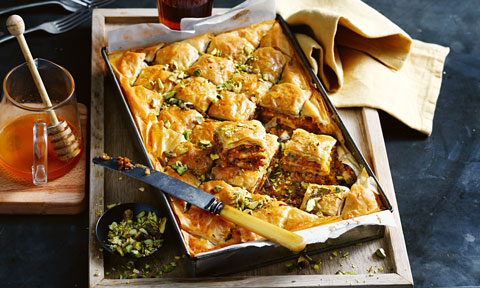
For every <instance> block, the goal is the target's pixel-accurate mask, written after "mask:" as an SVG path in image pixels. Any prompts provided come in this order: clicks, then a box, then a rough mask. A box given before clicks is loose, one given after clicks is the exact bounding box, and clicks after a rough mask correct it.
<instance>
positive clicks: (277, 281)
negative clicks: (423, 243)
mask: <svg viewBox="0 0 480 288" xmlns="http://www.w3.org/2000/svg"><path fill="white" fill-rule="evenodd" d="M156 285H158V286H161V287H165V288H168V287H171V288H178V287H251V288H255V287H319V286H322V287H336V288H345V287H386V286H395V287H412V285H411V283H410V282H409V281H408V280H407V279H405V278H403V277H402V276H401V275H398V274H396V273H388V274H378V275H374V276H369V275H286V276H255V277H217V278H153V279H122V280H120V279H103V280H102V281H100V282H99V283H98V285H96V286H95V287H96V288H100V287H130V288H132V287H152V286H156Z"/></svg>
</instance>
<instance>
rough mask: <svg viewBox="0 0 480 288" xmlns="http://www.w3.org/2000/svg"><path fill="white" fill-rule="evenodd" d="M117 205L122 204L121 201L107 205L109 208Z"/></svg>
mask: <svg viewBox="0 0 480 288" xmlns="http://www.w3.org/2000/svg"><path fill="white" fill-rule="evenodd" d="M117 205H120V203H112V204H108V205H107V209H110V208H113V207H115V206H117Z"/></svg>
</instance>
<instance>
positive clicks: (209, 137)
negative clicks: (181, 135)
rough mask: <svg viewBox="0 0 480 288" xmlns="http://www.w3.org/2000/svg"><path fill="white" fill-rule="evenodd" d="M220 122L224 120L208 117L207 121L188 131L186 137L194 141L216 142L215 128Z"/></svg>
mask: <svg viewBox="0 0 480 288" xmlns="http://www.w3.org/2000/svg"><path fill="white" fill-rule="evenodd" d="M220 123H222V122H220V121H215V120H213V119H206V120H205V122H203V123H201V124H199V125H197V126H195V128H193V130H188V131H186V132H185V137H186V139H187V140H188V141H191V142H193V143H199V142H200V141H203V142H205V143H206V141H208V142H210V143H215V129H216V128H217V127H218V125H219V124H220Z"/></svg>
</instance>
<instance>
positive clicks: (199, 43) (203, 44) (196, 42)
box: [181, 33, 215, 53]
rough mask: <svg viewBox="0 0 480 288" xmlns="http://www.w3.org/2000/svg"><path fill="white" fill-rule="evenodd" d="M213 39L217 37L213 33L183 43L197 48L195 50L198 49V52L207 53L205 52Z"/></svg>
mask: <svg viewBox="0 0 480 288" xmlns="http://www.w3.org/2000/svg"><path fill="white" fill-rule="evenodd" d="M213 37H215V36H214V35H213V34H212V33H205V34H202V35H200V36H197V37H193V38H190V39H185V40H183V41H181V43H188V44H190V45H192V46H193V47H195V49H197V50H198V52H201V53H205V50H207V47H208V45H209V44H210V41H211V40H212V38H213Z"/></svg>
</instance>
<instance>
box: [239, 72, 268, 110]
mask: <svg viewBox="0 0 480 288" xmlns="http://www.w3.org/2000/svg"><path fill="white" fill-rule="evenodd" d="M230 81H231V84H232V90H234V91H235V92H237V93H243V94H245V95H246V96H247V97H248V99H250V100H251V101H252V102H254V103H258V100H259V99H260V98H261V97H262V96H263V95H265V94H266V93H267V91H268V90H269V89H270V88H271V87H272V83H270V82H269V81H266V80H263V79H262V77H261V76H260V75H259V74H248V73H245V72H236V73H234V74H233V76H232V79H231V80H230Z"/></svg>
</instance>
